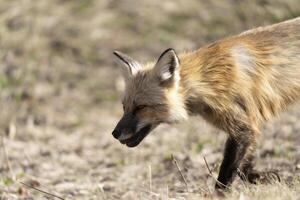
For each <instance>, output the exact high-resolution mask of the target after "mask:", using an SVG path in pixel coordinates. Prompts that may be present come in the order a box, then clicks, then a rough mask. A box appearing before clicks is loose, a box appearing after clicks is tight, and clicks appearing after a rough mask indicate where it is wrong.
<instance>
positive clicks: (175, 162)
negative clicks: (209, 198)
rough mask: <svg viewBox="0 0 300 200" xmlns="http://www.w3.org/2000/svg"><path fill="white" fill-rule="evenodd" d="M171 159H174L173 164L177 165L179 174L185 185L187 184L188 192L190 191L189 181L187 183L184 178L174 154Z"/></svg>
mask: <svg viewBox="0 0 300 200" xmlns="http://www.w3.org/2000/svg"><path fill="white" fill-rule="evenodd" d="M171 158H172V161H173V163H174V164H175V165H176V167H177V169H178V172H179V174H180V175H181V178H182V180H183V181H184V183H185V186H186V190H187V191H188V184H187V181H186V179H185V177H184V176H183V174H182V171H181V169H180V167H179V165H178V163H177V160H176V159H175V157H174V155H173V154H171Z"/></svg>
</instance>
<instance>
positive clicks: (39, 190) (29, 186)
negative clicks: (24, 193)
mask: <svg viewBox="0 0 300 200" xmlns="http://www.w3.org/2000/svg"><path fill="white" fill-rule="evenodd" d="M19 183H21V184H22V185H25V186H26V187H28V188H31V189H34V190H36V191H38V192H41V193H43V194H46V195H49V196H52V197H55V198H58V199H61V200H65V199H64V198H62V197H60V196H57V195H55V194H51V193H49V192H46V191H44V190H41V189H39V188H36V187H33V186H31V185H28V184H26V183H23V182H21V181H19Z"/></svg>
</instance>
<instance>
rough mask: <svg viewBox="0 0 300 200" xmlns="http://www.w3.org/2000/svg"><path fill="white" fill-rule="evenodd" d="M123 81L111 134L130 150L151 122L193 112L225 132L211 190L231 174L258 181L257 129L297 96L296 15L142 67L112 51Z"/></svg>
mask: <svg viewBox="0 0 300 200" xmlns="http://www.w3.org/2000/svg"><path fill="white" fill-rule="evenodd" d="M113 54H114V58H115V61H116V62H117V63H118V65H119V66H120V67H121V69H122V70H121V71H122V74H123V77H124V80H125V92H124V95H123V99H122V104H123V110H124V114H123V116H122V118H121V119H120V121H119V122H118V123H117V125H116V127H115V129H114V130H113V132H112V135H113V137H114V138H116V139H117V140H119V142H120V143H122V144H124V145H126V146H127V147H136V146H137V145H139V144H140V143H141V141H142V140H143V139H144V138H145V137H146V136H147V135H148V134H149V133H150V132H151V131H152V130H153V129H155V128H156V127H157V126H158V125H160V124H162V123H167V124H173V123H177V122H181V121H184V120H187V119H188V117H189V116H191V115H199V116H202V118H203V119H204V120H205V121H207V122H208V123H209V124H211V125H213V126H215V127H216V128H218V129H220V130H222V131H224V132H225V133H226V134H227V136H228V138H227V141H226V143H225V148H224V154H223V160H222V163H221V165H220V167H219V175H218V178H217V181H216V184H215V188H216V189H220V190H223V189H225V188H228V187H230V185H231V184H232V182H233V181H234V179H235V178H236V176H239V177H240V178H241V179H242V180H243V181H246V182H249V183H257V182H258V181H259V180H261V179H263V178H264V177H266V172H262V171H258V170H256V169H255V165H254V162H255V152H256V146H257V138H258V136H259V135H260V134H261V131H260V129H261V126H262V125H263V124H264V123H265V122H266V121H268V120H270V119H271V118H272V117H275V116H277V115H278V114H279V113H280V112H282V111H284V110H286V108H287V107H288V106H289V105H291V104H293V103H296V102H297V100H299V97H300V17H297V18H295V19H290V20H287V21H284V22H280V23H277V24H273V25H268V26H264V27H258V28H254V29H251V30H248V31H245V32H242V33H240V34H238V35H235V36H228V37H226V38H224V39H221V40H218V41H216V42H214V43H211V44H207V45H205V46H203V47H201V48H199V49H197V50H193V51H190V52H185V53H182V54H177V53H176V51H175V50H174V49H173V48H168V49H167V50H165V51H164V52H163V53H162V54H161V55H160V57H159V58H158V59H157V61H156V62H149V63H145V64H141V63H140V62H138V61H136V60H134V59H132V58H131V57H130V56H128V55H126V54H124V53H122V52H120V51H114V52H113Z"/></svg>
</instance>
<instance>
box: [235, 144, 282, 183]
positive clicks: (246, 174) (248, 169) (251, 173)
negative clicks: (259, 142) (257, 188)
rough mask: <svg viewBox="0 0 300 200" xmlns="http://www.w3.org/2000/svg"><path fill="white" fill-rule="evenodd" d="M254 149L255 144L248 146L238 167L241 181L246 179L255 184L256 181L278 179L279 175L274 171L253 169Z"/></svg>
mask: <svg viewBox="0 0 300 200" xmlns="http://www.w3.org/2000/svg"><path fill="white" fill-rule="evenodd" d="M255 150H256V144H255V143H254V144H252V146H250V147H249V148H248V152H247V153H246V155H245V158H244V160H243V162H242V163H241V165H240V167H239V171H238V175H239V177H240V178H241V179H242V180H243V181H247V182H249V183H252V184H256V183H258V182H260V183H268V182H272V181H280V177H279V175H278V174H277V173H276V172H272V171H269V172H260V171H257V170H255V169H254V161H255Z"/></svg>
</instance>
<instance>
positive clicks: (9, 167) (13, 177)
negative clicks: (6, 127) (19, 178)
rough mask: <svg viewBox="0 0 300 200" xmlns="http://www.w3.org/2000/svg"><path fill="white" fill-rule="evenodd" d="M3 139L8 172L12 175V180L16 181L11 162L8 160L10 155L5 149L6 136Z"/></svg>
mask: <svg viewBox="0 0 300 200" xmlns="http://www.w3.org/2000/svg"><path fill="white" fill-rule="evenodd" d="M1 139H2V141H1V142H2V148H3V153H4V157H5V161H6V165H7V168H8V171H9V173H10V176H11V179H12V180H15V175H14V173H13V171H12V169H11V165H10V161H9V159H8V153H7V150H6V147H5V142H4V136H2V137H1Z"/></svg>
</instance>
